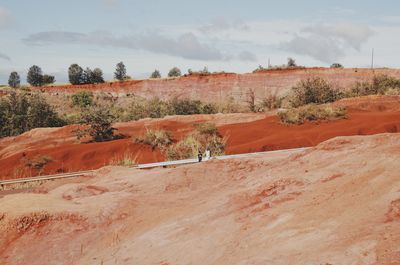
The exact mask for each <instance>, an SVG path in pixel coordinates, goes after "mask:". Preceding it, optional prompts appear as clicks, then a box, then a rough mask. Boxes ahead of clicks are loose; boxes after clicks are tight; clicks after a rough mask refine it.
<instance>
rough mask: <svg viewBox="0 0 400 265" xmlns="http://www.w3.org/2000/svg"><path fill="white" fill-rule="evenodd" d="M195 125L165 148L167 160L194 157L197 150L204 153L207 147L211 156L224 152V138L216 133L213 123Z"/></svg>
mask: <svg viewBox="0 0 400 265" xmlns="http://www.w3.org/2000/svg"><path fill="white" fill-rule="evenodd" d="M195 127H196V130H195V131H194V132H192V133H190V134H189V135H187V136H186V137H185V138H184V139H182V140H181V141H179V142H178V143H176V144H173V145H170V146H169V147H168V148H167V149H166V150H165V154H166V157H167V159H168V160H180V159H188V158H194V157H196V156H197V154H198V152H199V151H200V152H202V153H204V152H205V150H206V149H209V150H210V151H211V154H212V155H213V156H216V155H222V154H224V151H225V146H226V140H225V139H223V138H222V137H221V135H220V134H219V133H218V130H217V128H216V126H215V124H212V123H205V124H198V125H196V126H195Z"/></svg>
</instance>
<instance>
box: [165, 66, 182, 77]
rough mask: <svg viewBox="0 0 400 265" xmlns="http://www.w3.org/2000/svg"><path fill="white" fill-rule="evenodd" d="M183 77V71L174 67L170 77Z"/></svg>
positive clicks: (169, 74)
mask: <svg viewBox="0 0 400 265" xmlns="http://www.w3.org/2000/svg"><path fill="white" fill-rule="evenodd" d="M181 75H182V73H181V70H180V69H179V68H178V67H173V68H172V69H171V70H170V71H169V73H168V76H169V77H179V76H181Z"/></svg>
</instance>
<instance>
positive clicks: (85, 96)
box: [71, 90, 94, 108]
mask: <svg viewBox="0 0 400 265" xmlns="http://www.w3.org/2000/svg"><path fill="white" fill-rule="evenodd" d="M71 100H72V106H74V107H79V108H87V107H90V106H93V103H94V101H93V93H92V92H90V91H85V90H83V91H78V92H76V93H75V94H73V95H72V96H71Z"/></svg>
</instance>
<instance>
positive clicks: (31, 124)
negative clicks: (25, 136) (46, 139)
mask: <svg viewBox="0 0 400 265" xmlns="http://www.w3.org/2000/svg"><path fill="white" fill-rule="evenodd" d="M0 121H1V123H0V137H4V136H14V135H19V134H21V133H24V132H26V131H29V130H31V129H34V128H39V127H58V126H62V125H64V124H65V123H64V121H62V120H61V119H60V118H59V116H58V114H57V113H56V112H55V111H54V108H53V107H52V106H51V105H49V104H48V103H47V102H46V100H45V98H44V97H42V96H40V95H38V94H33V95H28V94H26V93H18V94H17V93H15V92H12V93H11V94H10V95H9V96H8V97H5V98H3V99H1V100H0Z"/></svg>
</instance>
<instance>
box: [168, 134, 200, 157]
mask: <svg viewBox="0 0 400 265" xmlns="http://www.w3.org/2000/svg"><path fill="white" fill-rule="evenodd" d="M200 147H201V144H200V142H199V141H198V139H196V138H195V136H194V135H188V136H186V137H185V138H184V139H183V140H181V141H179V142H178V143H176V144H173V145H171V146H169V147H168V148H167V149H166V150H165V155H166V157H167V159H168V160H181V159H189V158H194V157H196V156H197V153H198V152H199V150H200Z"/></svg>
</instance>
